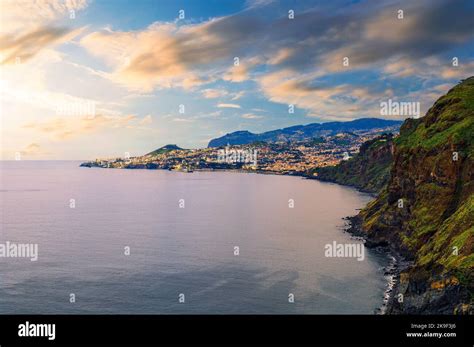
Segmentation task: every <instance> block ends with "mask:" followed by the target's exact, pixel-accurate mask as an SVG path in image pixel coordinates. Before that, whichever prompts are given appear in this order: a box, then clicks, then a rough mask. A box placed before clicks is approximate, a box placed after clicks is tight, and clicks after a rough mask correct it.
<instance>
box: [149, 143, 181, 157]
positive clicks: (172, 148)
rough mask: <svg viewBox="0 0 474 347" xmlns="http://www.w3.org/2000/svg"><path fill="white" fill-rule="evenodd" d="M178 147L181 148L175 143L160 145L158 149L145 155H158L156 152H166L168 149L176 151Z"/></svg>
mask: <svg viewBox="0 0 474 347" xmlns="http://www.w3.org/2000/svg"><path fill="white" fill-rule="evenodd" d="M180 149H182V148H181V147H179V146H177V145H166V146H163V147H160V148H158V149H155V150H154V151H152V152H150V153H147V154H146V155H158V154H163V153H166V152H169V151H177V150H180Z"/></svg>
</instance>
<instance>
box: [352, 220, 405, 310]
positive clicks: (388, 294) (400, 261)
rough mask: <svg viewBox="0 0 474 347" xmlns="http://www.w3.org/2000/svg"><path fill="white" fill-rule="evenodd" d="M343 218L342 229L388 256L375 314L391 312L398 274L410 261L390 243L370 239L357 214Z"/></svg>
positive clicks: (398, 282)
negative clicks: (382, 290) (383, 290)
mask: <svg viewBox="0 0 474 347" xmlns="http://www.w3.org/2000/svg"><path fill="white" fill-rule="evenodd" d="M344 220H346V221H347V222H348V225H347V227H346V228H345V230H344V231H346V232H347V233H349V234H351V235H353V236H355V237H358V238H361V239H363V240H364V245H365V246H366V247H367V248H369V249H373V250H375V251H376V252H379V253H381V254H384V255H385V256H387V257H388V258H390V262H389V264H388V265H387V266H385V267H384V276H385V277H386V279H387V285H386V289H385V292H384V297H383V301H382V305H381V306H380V307H379V308H377V309H376V310H375V314H382V315H383V314H390V313H393V310H394V307H395V301H396V300H397V297H396V293H397V292H398V289H399V285H400V274H401V272H402V271H403V270H406V269H407V268H408V267H409V266H410V264H411V262H410V261H409V260H407V259H406V258H405V257H404V256H403V255H402V254H400V253H399V252H397V251H396V250H395V249H393V248H392V247H391V245H389V244H380V243H377V242H374V241H373V240H371V239H370V238H369V237H368V236H367V234H365V233H364V232H363V231H362V220H361V218H360V217H359V215H355V216H349V217H345V218H344Z"/></svg>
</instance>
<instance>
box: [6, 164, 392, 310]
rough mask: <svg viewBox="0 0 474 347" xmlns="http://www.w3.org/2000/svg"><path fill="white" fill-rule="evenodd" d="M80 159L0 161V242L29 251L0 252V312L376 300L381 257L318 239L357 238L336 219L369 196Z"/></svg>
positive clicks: (288, 181) (311, 305) (277, 179)
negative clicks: (330, 249)
mask: <svg viewBox="0 0 474 347" xmlns="http://www.w3.org/2000/svg"><path fill="white" fill-rule="evenodd" d="M78 165H79V162H61V161H58V162H51V161H49V162H48V161H44V162H40V161H38V162H34V161H16V162H0V168H1V171H0V172H1V177H0V178H1V179H0V182H1V186H0V197H1V199H0V207H1V232H0V243H5V242H6V241H11V242H18V243H37V244H38V247H39V258H38V261H36V262H31V261H30V260H29V259H15V258H0V313H33V314H34V313H147V314H148V313H313V314H318V313H321V314H322V313H337V314H350V313H367V314H371V313H373V312H374V309H375V308H377V307H379V306H380V304H381V301H382V296H383V291H384V289H385V284H386V281H385V279H384V277H383V266H384V265H386V259H385V258H384V257H383V256H382V255H377V254H373V253H370V252H368V251H367V250H366V252H365V260H364V261H357V260H356V259H355V258H327V257H325V256H324V246H325V244H327V243H332V242H333V241H336V242H338V243H347V242H357V241H354V240H353V239H351V238H350V236H349V235H348V234H346V233H344V232H343V231H342V228H343V226H344V221H343V220H342V219H341V218H342V217H345V216H348V215H353V214H355V213H356V209H357V208H361V207H363V206H364V205H365V204H366V203H367V202H368V201H369V200H370V197H369V196H367V195H364V194H361V193H358V192H357V191H355V190H353V189H349V188H345V187H342V186H338V185H333V184H327V183H321V182H317V181H313V180H305V179H302V178H297V177H287V176H274V175H258V174H245V173H231V172H194V173H179V172H168V171H155V170H119V169H89V168H80V167H79V166H78ZM70 199H75V204H76V206H75V208H70ZM180 199H184V203H185V208H179V200H180ZM289 199H293V200H294V203H295V206H294V208H293V209H290V208H288V200H289ZM236 246H238V247H239V255H238V256H236V255H234V247H236ZM124 247H130V255H129V256H127V255H125V254H124ZM70 293H74V294H75V296H76V302H75V303H70V302H69V298H70ZM180 293H183V294H184V295H185V303H179V302H178V296H179V294H180ZM289 293H293V294H294V296H295V302H294V303H289V302H288V295H289Z"/></svg>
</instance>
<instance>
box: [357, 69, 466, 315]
mask: <svg viewBox="0 0 474 347" xmlns="http://www.w3.org/2000/svg"><path fill="white" fill-rule="evenodd" d="M394 144H395V146H394V155H393V165H392V166H391V171H390V179H389V181H388V183H387V186H386V188H385V189H384V190H383V192H382V193H381V194H380V195H379V196H378V197H377V199H376V200H375V201H373V202H371V203H370V204H369V205H367V207H366V208H365V209H364V210H362V211H361V213H360V215H359V216H360V218H361V220H362V231H363V232H364V233H365V234H366V235H367V237H368V238H369V239H371V240H372V241H375V242H379V243H383V244H390V245H391V246H392V247H393V248H395V249H397V250H398V251H400V252H401V253H403V254H405V255H406V256H408V257H409V258H411V259H413V261H414V264H413V266H412V267H411V268H410V269H409V270H407V271H406V273H404V274H403V276H401V278H402V279H403V281H404V283H405V286H403V285H402V286H401V288H402V289H403V293H402V294H404V295H406V296H407V297H408V298H411V301H410V300H409V301H405V303H404V304H400V305H399V307H398V309H399V310H400V311H401V312H410V309H411V310H412V312H415V311H416V310H419V312H440V313H453V312H455V311H456V312H460V311H462V312H466V311H468V312H472V311H473V302H472V290H473V282H474V273H473V270H474V255H473V254H474V195H473V194H474V155H473V153H474V77H471V78H469V79H466V80H464V81H462V82H461V83H460V84H458V85H457V86H455V87H454V88H452V89H451V90H450V91H449V92H448V93H447V94H446V95H444V96H442V97H441V98H439V99H438V101H436V103H435V104H434V105H433V106H432V107H431V108H430V109H429V110H428V112H427V114H426V115H425V116H424V117H423V118H420V119H407V120H406V121H405V122H404V124H403V125H402V127H401V129H400V136H399V137H397V138H396V139H394ZM421 278H422V280H421ZM403 281H402V282H403ZM420 281H421V282H420ZM420 283H422V284H423V285H421V284H420ZM420 286H421V287H420ZM414 288H416V290H415V289H414ZM420 288H424V290H421V289H420ZM452 288H456V290H455V291H453V290H452ZM448 289H449V290H448ZM448 293H449V296H446V297H444V295H448ZM453 293H455V294H453ZM453 295H454V297H453ZM440 298H443V300H444V301H443V302H444V303H445V304H443V305H444V306H443V305H441V304H439V302H440V300H441V299H440ZM417 300H418V301H417ZM435 301H436V302H435ZM446 302H449V303H450V304H449V305H448V304H446ZM410 305H411V306H410ZM436 305H438V306H439V305H441V306H442V308H439V307H438V309H434V310H433V307H437V306H436ZM408 307H411V308H408ZM413 310H415V311H413ZM430 310H431V311H430ZM450 310H451V311H450Z"/></svg>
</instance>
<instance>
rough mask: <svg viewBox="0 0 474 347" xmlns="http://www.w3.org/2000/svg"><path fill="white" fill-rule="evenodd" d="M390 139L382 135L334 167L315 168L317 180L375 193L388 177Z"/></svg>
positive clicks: (390, 157) (390, 155) (390, 159)
mask: <svg viewBox="0 0 474 347" xmlns="http://www.w3.org/2000/svg"><path fill="white" fill-rule="evenodd" d="M391 148H392V137H391V136H389V135H382V136H380V137H377V138H375V139H373V140H370V141H367V142H366V143H364V144H363V145H362V147H361V149H360V152H359V153H358V154H357V155H355V156H354V157H353V158H351V159H349V160H347V161H342V162H341V163H339V164H338V165H336V166H326V167H322V168H317V169H316V172H317V174H318V179H321V180H323V181H330V182H335V183H339V184H344V185H349V186H353V187H356V188H358V189H361V190H363V191H367V192H371V193H377V192H379V191H380V190H381V189H382V187H383V186H385V184H387V182H388V179H389V176H390V165H391V162H392V154H391V150H392V149H391Z"/></svg>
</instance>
